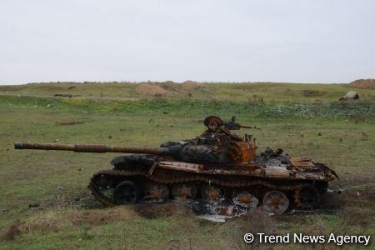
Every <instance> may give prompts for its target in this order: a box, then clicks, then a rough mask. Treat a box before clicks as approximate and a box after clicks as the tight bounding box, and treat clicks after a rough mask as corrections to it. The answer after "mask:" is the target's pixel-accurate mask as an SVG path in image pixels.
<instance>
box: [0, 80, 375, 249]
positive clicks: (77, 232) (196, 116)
mask: <svg viewBox="0 0 375 250" xmlns="http://www.w3.org/2000/svg"><path fill="white" fill-rule="evenodd" d="M72 86H75V88H70V89H69V87H72ZM136 87H137V85H136V84H118V83H117V84H115V83H110V84H108V85H107V84H98V83H96V84H95V83H86V84H77V83H61V84H31V85H25V86H9V87H0V118H1V122H0V136H1V142H0V145H1V147H0V167H1V175H0V194H1V195H0V236H1V235H2V238H3V240H2V241H1V245H0V248H1V249H25V248H28V249H61V248H69V249H99V248H105V249H107V248H109V249H144V248H152V249H168V248H171V249H178V248H180V249H190V248H192V249H217V248H219V249H228V248H232V249H246V248H251V246H247V245H244V243H243V242H242V236H243V234H244V233H247V232H256V231H258V232H260V231H264V232H268V233H273V234H277V233H279V234H281V233H285V232H303V233H306V234H310V235H311V234H318V233H323V234H329V233H330V232H336V233H341V232H342V233H344V232H346V233H348V234H369V235H372V236H373V237H375V236H374V235H375V228H374V225H375V223H374V218H375V214H374V212H373V211H374V209H373V208H374V206H375V199H374V195H375V194H374V192H373V190H374V188H375V186H374V184H373V183H374V176H375V169H374V167H373V166H374V165H375V157H374V156H375V153H374V151H373V145H374V142H375V138H374V136H373V135H374V134H375V127H374V126H373V124H374V121H375V117H374V114H375V112H374V111H375V101H374V98H373V97H374V96H375V93H374V92H375V91H374V90H361V89H358V92H360V95H362V96H364V98H363V100H361V101H360V102H353V103H344V104H342V103H337V102H336V100H337V99H338V97H340V96H341V95H343V94H345V93H346V92H347V91H348V90H349V89H350V88H349V86H347V85H320V84H313V85H306V84H305V85H304V84H209V85H205V86H204V89H203V90H201V91H199V90H186V89H183V86H179V85H178V86H175V88H176V89H177V94H175V95H173V96H166V97H154V96H151V97H147V96H141V95H139V94H137V92H136V90H135V89H136ZM356 90H357V89H356ZM63 91H66V92H63ZM179 91H180V92H179ZM188 91H191V92H192V95H191V96H189V95H188ZM54 93H71V94H73V95H77V96H74V97H72V98H60V97H53V94H54ZM288 93H292V95H290V94H288ZM90 94H91V95H90ZM100 94H101V95H100ZM78 95H79V96H78ZM211 114H216V115H219V116H221V117H222V118H223V119H225V120H229V119H230V117H231V116H233V115H236V117H237V121H238V122H239V123H241V124H244V125H252V126H254V125H256V126H257V127H258V128H260V129H257V130H243V131H242V130H241V131H240V133H241V134H244V133H253V134H254V136H255V138H256V139H257V142H258V144H259V151H263V150H264V149H265V148H266V147H268V146H269V147H271V148H283V149H284V151H285V152H287V153H289V154H291V155H292V156H309V157H311V158H313V159H314V160H315V161H318V162H323V163H326V164H327V165H329V166H330V167H332V168H333V169H334V170H335V171H336V172H337V173H338V174H339V176H340V177H341V179H340V180H339V181H336V182H335V184H334V186H333V188H346V189H347V191H346V192H344V193H343V194H342V195H341V196H338V195H336V194H329V196H328V200H329V202H333V203H335V204H336V203H338V204H339V205H340V208H339V209H336V210H334V211H333V212H332V213H323V214H321V213H320V214H315V215H313V214H307V215H301V214H290V215H283V216H273V217H269V216H266V215H264V214H262V213H261V212H260V211H255V212H254V213H250V214H249V215H248V216H245V217H241V218H237V219H233V220H230V221H228V222H227V223H225V224H215V223H210V222H207V221H201V220H198V219H196V218H195V217H194V216H192V215H191V213H189V211H185V210H182V211H180V210H178V209H177V210H173V209H172V210H171V211H170V210H168V211H166V210H163V209H162V208H163V205H162V206H161V207H153V209H154V210H153V211H152V212H153V213H154V215H153V216H152V218H150V217H149V216H146V215H145V214H142V213H141V212H139V210H138V208H137V207H132V206H130V207H117V208H104V207H103V206H102V205H101V204H99V203H98V202H97V201H96V200H95V199H94V198H93V197H92V196H91V194H90V193H89V191H88V190H87V184H88V182H89V179H90V178H91V176H92V174H93V173H95V172H97V171H99V170H102V169H107V168H110V164H109V162H110V160H111V159H112V158H114V157H115V156H117V154H111V153H106V154H79V153H73V152H56V151H28V150H14V149H13V143H14V142H15V141H30V142H57V143H103V144H109V145H124V146H147V147H158V146H159V145H160V143H162V142H165V141H178V140H182V139H189V138H194V137H195V136H197V135H199V134H200V133H202V131H203V130H204V129H205V128H204V126H203V124H202V121H203V119H204V118H205V117H206V116H207V115H211ZM30 205H31V207H30ZM34 205H37V206H35V207H34ZM12 225H13V227H12ZM12 228H13V229H12ZM17 228H18V229H19V230H20V233H17V230H16V231H14V232H13V231H12V230H15V229H17ZM12 232H13V235H14V239H13V240H11V239H10V238H11V237H10V236H9V234H10V235H12ZM288 247H289V246H277V248H275V249H279V248H280V249H288ZM299 247H300V246H298V245H296V246H294V249H299ZM326 247H327V248H326V249H335V246H326ZM322 248H323V247H322ZM318 249H319V248H318Z"/></svg>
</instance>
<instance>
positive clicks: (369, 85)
mask: <svg viewBox="0 0 375 250" xmlns="http://www.w3.org/2000/svg"><path fill="white" fill-rule="evenodd" d="M349 85H352V86H355V87H358V88H362V89H375V79H359V80H355V81H353V82H351V83H349Z"/></svg>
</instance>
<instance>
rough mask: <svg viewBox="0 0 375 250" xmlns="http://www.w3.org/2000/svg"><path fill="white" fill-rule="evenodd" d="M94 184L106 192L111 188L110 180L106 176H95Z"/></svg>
mask: <svg viewBox="0 0 375 250" xmlns="http://www.w3.org/2000/svg"><path fill="white" fill-rule="evenodd" d="M94 184H95V186H96V187H97V188H99V189H100V190H108V189H109V188H110V187H111V184H112V183H111V179H110V177H109V176H106V175H103V174H102V175H99V176H96V177H95V179H94Z"/></svg>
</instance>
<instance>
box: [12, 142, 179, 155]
mask: <svg viewBox="0 0 375 250" xmlns="http://www.w3.org/2000/svg"><path fill="white" fill-rule="evenodd" d="M14 148H15V149H34V150H59V151H74V152H87V153H106V152H113V153H138V154H157V155H170V154H173V153H174V152H173V150H172V149H170V148H144V147H122V146H107V145H102V144H54V143H28V142H15V143H14Z"/></svg>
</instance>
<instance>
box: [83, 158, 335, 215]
mask: <svg viewBox="0 0 375 250" xmlns="http://www.w3.org/2000/svg"><path fill="white" fill-rule="evenodd" d="M119 158H120V159H122V160H114V161H113V162H114V169H111V170H103V171H100V172H98V173H96V174H95V175H94V176H93V177H92V179H91V182H90V184H89V188H90V189H91V191H92V193H93V195H94V196H95V197H96V198H97V199H98V200H99V201H100V202H102V203H103V204H104V205H110V206H114V205H121V204H128V203H137V202H139V201H142V202H143V201H151V202H163V201H165V200H168V199H181V198H182V199H210V200H213V201H219V200H223V199H232V200H236V201H238V200H241V199H242V200H245V201H246V202H243V201H242V203H243V204H242V205H244V206H252V200H259V201H261V203H262V205H263V206H265V208H266V209H267V210H268V211H269V212H272V213H283V212H285V211H286V210H287V209H288V208H291V207H296V208H300V209H312V208H316V207H317V206H319V200H320V195H322V194H324V192H325V191H326V189H327V187H328V183H329V182H330V181H332V180H333V179H334V175H335V173H334V172H333V171H331V170H329V169H328V168H327V167H325V166H324V167H323V165H322V164H314V163H312V162H310V163H311V164H310V165H309V170H308V171H305V172H303V171H301V170H300V169H297V167H299V168H301V166H299V165H296V166H293V165H291V164H282V163H281V162H276V161H273V162H272V164H271V163H269V164H256V163H251V164H242V165H228V164H223V165H213V164H194V163H186V162H179V161H168V160H165V161H155V158H154V157H152V156H140V155H131V156H125V157H119ZM108 194H109V195H108Z"/></svg>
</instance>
